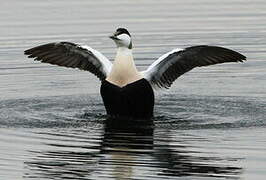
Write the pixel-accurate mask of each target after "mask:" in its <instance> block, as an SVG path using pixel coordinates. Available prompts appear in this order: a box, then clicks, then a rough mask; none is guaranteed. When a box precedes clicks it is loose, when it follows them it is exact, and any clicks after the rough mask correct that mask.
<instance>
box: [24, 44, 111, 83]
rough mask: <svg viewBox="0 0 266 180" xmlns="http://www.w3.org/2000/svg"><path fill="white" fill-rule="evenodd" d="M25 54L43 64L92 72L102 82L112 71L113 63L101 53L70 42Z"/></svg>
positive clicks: (35, 48)
mask: <svg viewBox="0 0 266 180" xmlns="http://www.w3.org/2000/svg"><path fill="white" fill-rule="evenodd" d="M24 53H25V55H28V57H29V58H34V60H36V61H40V62H43V63H49V64H55V65H58V66H64V67H71V68H78V69H81V70H85V71H90V72H91V73H93V74H94V75H96V76H97V77H98V78H99V79H100V80H104V79H105V78H106V77H107V75H108V74H109V73H110V71H111V69H112V63H111V62H110V61H109V60H108V59H107V58H106V57H105V56H104V55H102V54H101V53H100V52H98V51H96V50H94V49H92V48H90V47H89V46H80V45H77V44H74V43H70V42H58V43H49V44H44V45H41V46H37V47H34V48H31V49H28V50H26V51H24Z"/></svg>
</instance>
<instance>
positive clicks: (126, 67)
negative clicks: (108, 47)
mask: <svg viewBox="0 0 266 180" xmlns="http://www.w3.org/2000/svg"><path fill="white" fill-rule="evenodd" d="M141 78H142V77H141V75H140V73H139V72H138V70H137V68H136V66H135V63H134V59H133V54H132V49H128V48H126V47H119V48H118V49H117V53H116V57H115V61H114V64H113V67H112V71H111V73H110V74H109V75H108V77H107V79H106V80H108V81H110V82H112V83H114V84H116V85H118V86H124V85H126V84H128V83H131V82H134V81H136V80H139V79H141Z"/></svg>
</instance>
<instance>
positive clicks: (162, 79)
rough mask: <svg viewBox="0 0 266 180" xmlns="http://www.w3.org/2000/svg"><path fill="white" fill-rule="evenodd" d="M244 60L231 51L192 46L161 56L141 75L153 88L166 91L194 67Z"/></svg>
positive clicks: (213, 47)
mask: <svg viewBox="0 0 266 180" xmlns="http://www.w3.org/2000/svg"><path fill="white" fill-rule="evenodd" d="M244 60H246V57H245V56H244V55H242V54H240V53H238V52H236V51H233V50H231V49H227V48H223V47H218V46H206V45H201V46H192V47H188V48H186V49H174V50H172V51H170V52H168V53H166V54H164V55H162V56H161V57H159V59H158V60H156V61H155V62H154V63H152V64H151V65H150V66H149V67H148V69H147V70H146V71H144V72H143V74H144V77H145V78H146V79H147V80H148V81H149V82H150V83H151V85H152V86H153V87H154V88H166V89H168V88H169V87H170V86H171V85H172V83H173V82H174V81H175V80H176V79H177V78H178V77H179V76H181V75H182V74H184V73H186V72H188V71H190V70H192V69H193V68H195V67H201V66H208V65H214V64H219V63H228V62H243V61H244Z"/></svg>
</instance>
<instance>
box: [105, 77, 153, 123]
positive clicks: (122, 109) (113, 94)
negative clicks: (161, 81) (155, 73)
mask: <svg viewBox="0 0 266 180" xmlns="http://www.w3.org/2000/svg"><path fill="white" fill-rule="evenodd" d="M101 96H102V99H103V102H104V106H105V109H106V112H107V114H108V115H110V116H111V117H130V118H138V119H150V118H151V117H152V116H153V107H154V93H153V89H152V87H151V85H150V83H149V82H148V81H147V80H146V79H144V78H143V79H140V80H137V81H135V82H133V83H130V84H128V85H126V86H124V87H119V86H117V85H114V84H112V83H110V82H108V81H106V80H104V81H102V85H101Z"/></svg>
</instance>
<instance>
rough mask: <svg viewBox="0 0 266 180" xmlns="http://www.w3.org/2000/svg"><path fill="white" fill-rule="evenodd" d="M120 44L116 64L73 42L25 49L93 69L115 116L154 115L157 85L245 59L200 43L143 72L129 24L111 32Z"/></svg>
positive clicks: (47, 58) (163, 86) (48, 60)
mask: <svg viewBox="0 0 266 180" xmlns="http://www.w3.org/2000/svg"><path fill="white" fill-rule="evenodd" d="M110 38H111V39H112V40H114V42H115V44H116V46H117V53H116V57H115V60H114V62H113V64H112V63H111V62H110V61H109V60H108V59H107V58H106V57H105V56H104V55H103V54H101V53H100V52H98V51H96V50H94V49H92V48H91V47H89V46H81V45H78V44H75V43H71V42H56V43H48V44H44V45H40V46H37V47H34V48H31V49H28V50H26V51H25V55H28V57H29V58H34V60H37V61H40V62H43V63H50V64H55V65H59V66H65V67H71V68H78V69H81V70H85V71H89V72H91V73H93V74H94V75H96V76H97V77H98V78H99V79H100V81H101V83H102V84H101V89H100V93H101V96H102V99H103V102H104V106H105V109H106V112H107V114H108V115H110V116H115V117H117V116H118V117H119V116H120V117H132V118H151V117H152V116H153V109H154V92H153V90H155V89H168V88H169V87H170V86H171V85H172V83H173V82H174V81H175V80H176V79H177V78H178V77H179V76H181V75H182V74H184V73H186V72H188V71H190V70H192V69H193V68H195V67H200V66H208V65H213V64H218V63H227V62H243V61H244V60H246V57H245V56H243V55H242V54H240V53H238V52H236V51H233V50H230V49H227V48H223V47H217V46H208V45H199V46H192V47H188V48H185V49H174V50H172V51H170V52H168V53H166V54H164V55H162V56H161V57H159V58H158V59H157V60H156V61H155V62H153V63H152V64H151V65H150V66H149V67H148V68H147V70H145V71H142V72H139V71H138V70H137V68H136V66H135V63H134V58H133V54H132V48H133V46H132V38H131V35H130V33H129V32H128V31H127V29H125V28H118V29H117V30H116V32H115V33H114V34H113V35H112V36H110Z"/></svg>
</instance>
